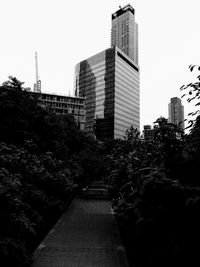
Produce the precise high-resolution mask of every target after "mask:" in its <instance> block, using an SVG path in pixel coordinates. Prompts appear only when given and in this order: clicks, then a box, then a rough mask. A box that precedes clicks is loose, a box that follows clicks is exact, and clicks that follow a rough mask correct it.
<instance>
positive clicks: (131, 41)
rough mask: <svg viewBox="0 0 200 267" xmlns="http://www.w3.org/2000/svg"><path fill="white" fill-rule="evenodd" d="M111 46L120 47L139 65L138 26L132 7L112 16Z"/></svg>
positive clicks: (128, 6)
mask: <svg viewBox="0 0 200 267" xmlns="http://www.w3.org/2000/svg"><path fill="white" fill-rule="evenodd" d="M111 46H112V47H113V46H117V47H119V48H120V49H121V50H122V51H123V52H124V53H125V54H126V55H127V56H129V57H130V58H131V59H132V60H133V62H134V63H135V64H137V65H138V24H137V23H136V22H135V10H134V8H133V7H132V6H131V5H126V6H125V7H123V8H121V7H120V9H119V10H117V11H116V12H115V13H113V14H112V30H111Z"/></svg>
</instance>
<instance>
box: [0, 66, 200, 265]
mask: <svg viewBox="0 0 200 267" xmlns="http://www.w3.org/2000/svg"><path fill="white" fill-rule="evenodd" d="M190 68H191V70H193V69H194V68H195V66H190ZM198 79H199V77H198ZM181 90H185V94H184V95H188V102H190V101H192V100H197V103H196V106H197V107H198V105H199V104H198V99H199V98H200V83H199V81H198V82H197V83H194V84H192V83H191V84H188V85H186V86H182V87H181ZM187 90H188V91H187ZM197 113H198V112H197V111H194V112H192V113H191V114H190V115H192V116H195V115H196V114H197ZM155 125H157V127H156V131H155V134H154V139H153V140H152V141H148V142H147V141H145V140H143V139H142V137H141V135H140V133H139V132H138V131H137V130H136V129H134V128H133V127H131V128H130V129H129V130H128V131H127V133H126V135H125V137H124V139H123V140H122V139H120V140H115V141H114V142H113V143H107V144H98V143H97V142H95V141H94V140H93V139H91V138H90V137H89V136H87V135H85V134H84V133H82V132H80V131H79V129H78V127H77V126H76V124H75V122H74V119H73V117H71V116H70V115H67V116H61V115H59V116H58V115H56V114H55V113H54V112H53V111H52V110H50V109H44V108H43V107H41V106H40V104H39V101H38V97H37V96H36V95H35V94H33V93H30V92H27V91H26V89H24V88H23V83H21V82H19V81H18V80H17V79H16V78H13V77H10V79H9V81H7V82H5V83H4V84H2V86H0V216H1V221H0V260H1V262H3V261H4V262H5V263H4V266H5V267H6V266H16V267H17V266H25V265H26V264H28V263H29V262H30V258H31V253H32V251H33V250H34V249H35V247H36V246H37V245H38V243H39V242H40V241H41V239H42V238H43V237H44V235H45V234H46V233H47V231H49V229H50V228H51V227H52V226H53V225H54V223H55V222H56V221H57V219H58V218H59V216H60V215H61V214H62V213H63V212H64V210H65V208H66V207H67V205H68V204H69V203H70V201H71V199H72V198H73V197H74V195H75V194H76V192H78V190H79V188H81V187H82V186H85V185H86V184H89V183H90V182H92V181H93V180H100V179H103V180H104V182H106V183H108V184H109V185H111V188H112V191H111V194H112V197H113V198H114V199H116V200H115V201H114V202H113V208H114V210H115V211H116V218H117V221H118V223H119V227H120V232H121V234H122V237H123V240H124V242H125V245H126V248H127V252H128V256H129V260H130V263H131V266H137V267H143V266H145V267H146V266H148V267H151V266H154V267H157V266H159V267H160V266H176V267H177V266H194V263H195V262H197V265H195V266H198V263H199V258H198V251H199V249H200V246H199V245H198V241H199V239H200V227H199V225H200V215H199V214H200V179H199V166H200V135H199V132H200V117H197V118H193V119H191V120H190V133H189V134H187V135H185V134H183V132H182V131H181V130H180V129H179V128H178V127H176V126H175V125H173V124H171V123H169V122H168V121H167V119H165V118H162V117H161V118H159V119H158V120H157V121H156V122H155Z"/></svg>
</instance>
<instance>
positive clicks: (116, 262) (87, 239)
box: [31, 199, 128, 267]
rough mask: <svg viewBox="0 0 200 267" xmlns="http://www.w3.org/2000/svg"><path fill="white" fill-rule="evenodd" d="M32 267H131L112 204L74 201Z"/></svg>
mask: <svg viewBox="0 0 200 267" xmlns="http://www.w3.org/2000/svg"><path fill="white" fill-rule="evenodd" d="M31 267H128V263H127V258H126V254H125V250H124V247H123V246H122V243H121V240H120V237H119V233H118V230H117V227H116V224H115V222H114V218H113V215H112V214H111V209H110V203H109V201H104V200H84V199H76V200H74V201H73V202H72V204H71V205H70V207H69V209H68V211H67V212H66V213H65V214H64V215H63V216H62V217H61V219H60V220H59V221H58V223H57V224H56V226H55V227H54V228H53V230H52V231H51V232H50V233H49V234H48V235H47V236H46V238H45V239H44V241H43V242H42V243H41V244H40V246H39V247H38V249H37V250H36V252H35V255H34V262H33V264H32V265H31Z"/></svg>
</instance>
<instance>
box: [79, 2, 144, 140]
mask: <svg viewBox="0 0 200 267" xmlns="http://www.w3.org/2000/svg"><path fill="white" fill-rule="evenodd" d="M137 35H138V34H137V23H135V11H134V9H133V8H132V7H131V6H130V5H127V6H125V7H123V8H120V10H118V11H117V12H115V13H114V14H112V33H111V48H109V49H106V50H104V51H102V52H100V53H98V54H96V55H94V56H92V57H90V58H88V59H86V60H84V61H82V62H80V63H79V64H77V65H76V67H75V95H76V96H79V97H85V101H86V102H85V107H86V124H85V131H86V132H88V133H90V134H92V135H94V136H96V138H97V139H98V140H101V141H105V140H113V139H116V138H123V137H124V135H125V133H126V130H127V129H128V128H130V126H133V127H134V128H137V129H138V130H139V126H140V91H139V79H140V78H139V77H140V75H139V66H138V36H137Z"/></svg>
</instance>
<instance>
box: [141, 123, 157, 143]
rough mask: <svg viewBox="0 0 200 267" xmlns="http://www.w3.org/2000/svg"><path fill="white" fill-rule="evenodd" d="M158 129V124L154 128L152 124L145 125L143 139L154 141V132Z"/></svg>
mask: <svg viewBox="0 0 200 267" xmlns="http://www.w3.org/2000/svg"><path fill="white" fill-rule="evenodd" d="M155 131H156V126H155V125H154V127H153V128H151V125H144V128H143V139H144V141H147V142H148V141H153V140H154V134H155Z"/></svg>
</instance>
